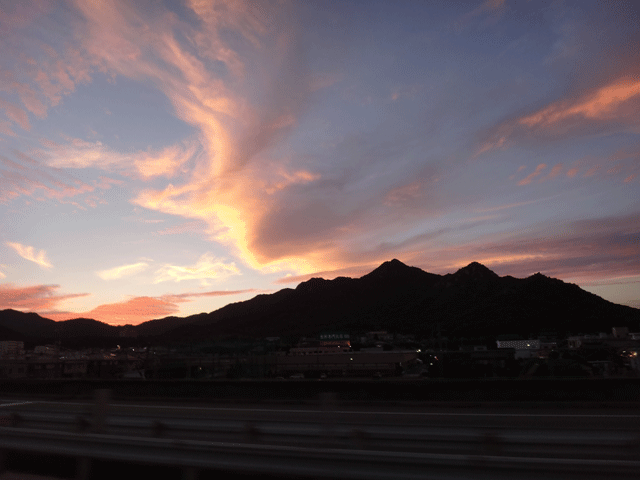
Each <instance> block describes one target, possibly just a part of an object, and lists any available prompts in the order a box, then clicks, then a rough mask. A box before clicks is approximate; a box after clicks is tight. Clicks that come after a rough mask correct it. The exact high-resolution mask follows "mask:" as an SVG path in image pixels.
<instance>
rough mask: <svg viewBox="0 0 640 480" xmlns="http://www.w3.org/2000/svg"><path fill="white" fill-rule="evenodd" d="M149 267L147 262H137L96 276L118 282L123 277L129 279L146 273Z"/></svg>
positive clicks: (103, 271) (104, 271)
mask: <svg viewBox="0 0 640 480" xmlns="http://www.w3.org/2000/svg"><path fill="white" fill-rule="evenodd" d="M148 266H149V264H148V263H146V262H137V263H132V264H129V265H122V266H119V267H114V268H110V269H108V270H100V271H98V272H96V274H97V275H98V276H99V277H100V278H101V279H103V280H117V279H119V278H122V277H128V276H131V275H135V274H137V273H140V272H142V271H144V270H145V269H146V268H147V267H148Z"/></svg>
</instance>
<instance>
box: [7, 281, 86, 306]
mask: <svg viewBox="0 0 640 480" xmlns="http://www.w3.org/2000/svg"><path fill="white" fill-rule="evenodd" d="M59 289H60V285H34V286H22V287H20V286H15V285H13V284H11V283H8V284H3V285H0V308H13V309H17V310H30V311H43V310H53V309H56V308H57V307H58V305H59V304H60V303H62V302H64V301H66V300H70V299H73V298H79V297H86V296H88V295H89V294H88V293H72V294H58V293H57V292H58V290H59Z"/></svg>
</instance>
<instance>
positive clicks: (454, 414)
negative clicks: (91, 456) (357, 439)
mask: <svg viewBox="0 0 640 480" xmlns="http://www.w3.org/2000/svg"><path fill="white" fill-rule="evenodd" d="M24 403H25V404H27V403H36V402H24ZM37 403H40V404H49V405H69V406H71V405H75V406H89V405H93V403H74V402H48V401H40V402H37ZM16 405H19V404H16ZM0 406H4V405H0ZM109 406H110V408H119V407H122V408H144V409H150V408H155V409H169V410H171V409H173V410H209V411H217V412H255V413H329V412H330V413H331V414H336V413H339V414H345V415H353V414H355V415H415V416H424V417H429V416H434V417H435V416H439V417H551V418H640V415H620V414H587V413H572V414H561V413H463V412H385V411H371V412H369V411H356V410H323V409H321V408H318V409H316V410H309V409H304V410H285V409H277V408H238V407H190V406H179V405H130V404H125V403H111V404H110V405H109Z"/></svg>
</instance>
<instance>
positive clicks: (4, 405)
mask: <svg viewBox="0 0 640 480" xmlns="http://www.w3.org/2000/svg"><path fill="white" fill-rule="evenodd" d="M30 403H36V402H14V403H0V407H13V406H16V405H29V404H30Z"/></svg>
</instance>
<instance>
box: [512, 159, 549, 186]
mask: <svg viewBox="0 0 640 480" xmlns="http://www.w3.org/2000/svg"><path fill="white" fill-rule="evenodd" d="M545 168H547V165H546V164H544V163H541V164H539V165H538V166H537V167H536V169H535V170H534V171H533V172H532V173H530V174H529V175H527V176H526V177H525V178H523V179H522V180H520V181H519V182H518V185H520V186H522V185H529V184H530V183H531V181H532V180H533V179H534V178H536V177H537V176H539V175H540V174H541V173H542V171H543V170H544V169H545Z"/></svg>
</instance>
